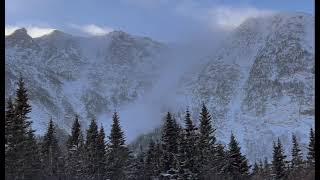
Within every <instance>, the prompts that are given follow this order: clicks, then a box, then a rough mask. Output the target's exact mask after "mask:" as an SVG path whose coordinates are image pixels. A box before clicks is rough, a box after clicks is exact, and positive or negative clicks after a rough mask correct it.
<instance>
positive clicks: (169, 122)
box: [161, 112, 179, 176]
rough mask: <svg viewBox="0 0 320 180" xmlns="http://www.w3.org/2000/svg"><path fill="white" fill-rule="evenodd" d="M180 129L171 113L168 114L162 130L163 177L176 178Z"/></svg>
mask: <svg viewBox="0 0 320 180" xmlns="http://www.w3.org/2000/svg"><path fill="white" fill-rule="evenodd" d="M178 136H179V129H178V126H177V123H176V121H175V119H174V118H173V117H172V116H171V114H170V112H168V113H167V116H166V119H165V123H164V126H163V129H162V137H161V143H162V144H161V146H162V156H161V161H162V163H161V172H162V174H163V176H167V175H168V176H176V173H177V163H178V162H177V153H178ZM172 173H173V174H172Z"/></svg>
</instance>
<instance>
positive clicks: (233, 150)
mask: <svg viewBox="0 0 320 180" xmlns="http://www.w3.org/2000/svg"><path fill="white" fill-rule="evenodd" d="M227 156H228V165H227V172H228V174H230V175H231V176H232V177H233V178H236V179H237V178H241V177H246V176H247V175H248V173H249V168H250V166H249V165H248V160H247V159H246V157H245V156H244V155H242V154H241V148H240V146H239V143H238V142H237V140H236V138H235V137H234V135H233V134H231V138H230V143H229V147H228V152H227Z"/></svg>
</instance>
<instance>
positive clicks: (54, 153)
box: [41, 119, 62, 177]
mask: <svg viewBox="0 0 320 180" xmlns="http://www.w3.org/2000/svg"><path fill="white" fill-rule="evenodd" d="M55 133H56V132H55V128H54V125H53V122H52V119H50V121H49V125H48V129H47V132H46V134H45V135H44V139H43V142H42V144H41V157H42V165H43V169H44V174H45V175H46V176H48V177H57V176H59V175H60V174H61V171H62V169H60V168H61V167H59V166H60V161H61V160H60V159H61V156H62V154H61V150H60V147H59V145H58V140H57V138H56V135H55Z"/></svg>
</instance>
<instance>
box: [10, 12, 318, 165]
mask: <svg viewBox="0 0 320 180" xmlns="http://www.w3.org/2000/svg"><path fill="white" fill-rule="evenodd" d="M168 47H169V46H168V45H164V44H161V43H158V42H155V41H153V40H151V39H149V38H143V37H136V36H132V35H129V34H127V33H124V32H119V31H115V32H111V33H109V34H107V35H105V36H97V37H75V36H72V35H69V34H65V33H63V32H61V31H54V32H52V33H51V34H49V35H45V36H43V37H39V38H31V37H30V36H28V34H27V32H26V30H24V29H20V30H17V31H16V32H14V33H13V34H12V35H10V36H7V37H6V96H7V97H8V96H9V95H12V93H13V90H14V89H15V84H14V82H15V81H16V79H17V77H18V76H19V74H20V73H21V74H22V75H23V77H24V78H25V79H26V81H27V85H28V88H29V90H30V97H31V100H32V105H33V106H32V107H33V111H32V115H31V116H32V118H33V120H34V122H35V123H34V124H35V126H36V128H37V132H39V133H41V132H42V131H43V130H44V129H45V125H46V122H47V121H48V119H49V118H50V116H52V117H54V118H53V119H54V120H55V121H56V122H57V123H58V124H59V126H60V127H61V128H64V129H66V130H68V131H69V129H70V125H71V123H72V120H73V116H74V114H75V113H77V114H80V115H81V117H82V118H81V119H82V120H83V123H84V126H86V123H87V122H88V121H89V120H90V119H91V118H93V117H96V118H97V119H98V120H100V121H101V123H103V125H104V126H105V130H106V131H107V132H108V130H109V127H110V122H111V119H110V117H111V114H112V112H113V111H114V110H118V111H120V118H121V120H122V125H123V126H124V129H125V131H126V135H127V138H128V139H129V140H130V141H132V140H133V139H134V138H135V137H137V135H139V134H142V133H145V132H149V131H151V130H152V129H153V128H155V127H158V126H159V125H160V124H161V118H162V117H163V115H164V112H165V111H167V110H170V111H173V112H176V115H177V116H181V117H182V115H183V112H184V110H185V108H186V106H189V107H190V109H191V110H192V112H193V116H194V119H197V118H198V117H197V116H198V113H199V107H200V104H201V103H202V102H204V103H206V104H207V106H208V107H209V109H210V111H211V113H212V115H213V120H214V126H215V127H216V128H217V131H216V133H217V138H218V140H220V141H222V143H224V144H226V143H228V141H229V137H230V133H231V131H232V132H233V133H235V135H236V137H237V139H238V140H239V141H240V143H241V145H242V150H243V152H244V153H246V154H247V155H248V157H249V159H250V160H255V159H256V158H263V157H264V156H267V157H269V158H270V157H271V153H272V149H271V148H272V140H275V139H276V138H277V137H280V138H281V140H282V141H283V143H284V147H286V148H287V152H289V149H290V147H291V134H292V133H295V134H296V135H297V136H298V138H299V140H300V141H301V143H302V145H303V146H304V148H305V146H306V143H307V141H308V132H309V128H310V127H313V126H314V71H315V68H314V18H313V17H312V16H310V15H307V14H302V13H292V14H276V15H272V16H268V17H260V18H254V19H248V20H247V21H245V22H244V23H243V24H241V25H240V26H239V27H238V28H236V29H235V30H234V31H232V32H231V33H230V35H229V36H228V37H227V38H226V39H225V40H224V41H223V42H221V43H219V46H218V48H215V47H212V53H210V54H199V53H196V52H194V51H193V49H188V50H187V51H186V50H182V51H181V50H180V51H177V49H173V48H171V49H170V48H168ZM140 139H141V138H140ZM142 139H146V138H142Z"/></svg>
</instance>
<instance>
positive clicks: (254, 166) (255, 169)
mask: <svg viewBox="0 0 320 180" xmlns="http://www.w3.org/2000/svg"><path fill="white" fill-rule="evenodd" d="M259 171H260V169H259V166H258V164H257V162H254V165H253V168H252V173H251V175H252V176H257V175H258V174H259Z"/></svg>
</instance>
